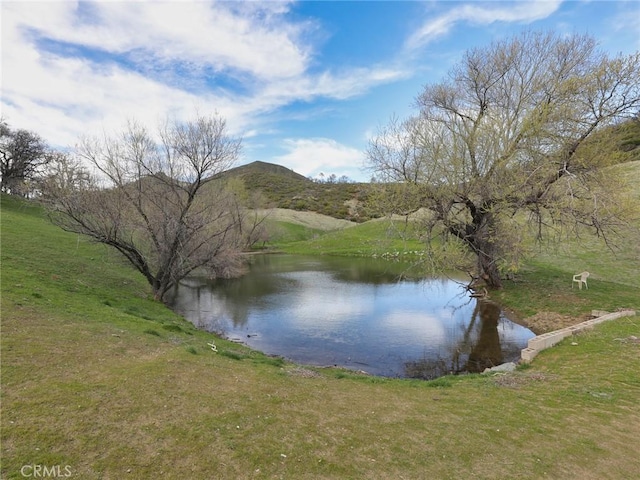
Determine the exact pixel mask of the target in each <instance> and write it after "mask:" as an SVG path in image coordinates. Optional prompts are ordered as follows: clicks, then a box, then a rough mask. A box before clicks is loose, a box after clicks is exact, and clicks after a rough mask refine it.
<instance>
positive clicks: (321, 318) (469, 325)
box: [174, 255, 533, 378]
mask: <svg viewBox="0 0 640 480" xmlns="http://www.w3.org/2000/svg"><path fill="white" fill-rule="evenodd" d="M405 269H406V265H400V264H392V263H389V262H385V261H381V260H377V261H376V260H372V259H354V258H330V257H301V256H285V255H271V256H257V257H255V258H254V259H253V262H252V265H251V269H250V272H249V274H247V275H245V276H244V277H242V278H238V279H234V280H226V281H216V282H207V281H205V280H203V279H197V278H191V279H188V280H186V281H185V282H183V283H182V284H181V285H180V286H179V288H178V289H177V290H176V292H175V298H174V308H175V309H176V310H177V311H179V312H180V313H182V314H183V315H185V317H186V318H188V319H189V320H190V321H192V322H193V323H194V324H195V325H196V326H197V327H199V328H203V329H206V330H209V331H215V332H217V333H220V334H223V335H225V336H227V337H229V338H232V339H237V340H241V341H244V342H245V343H247V344H248V345H250V346H251V347H253V348H256V349H258V350H261V351H264V352H265V353H269V354H276V355H282V356H285V357H287V358H290V359H292V360H294V361H296V362H300V363H305V364H312V365H339V366H343V367H348V368H353V369H358V370H364V371H366V372H368V373H371V374H375V375H384V376H401V377H414V378H435V377H437V376H440V375H442V374H445V373H449V372H454V373H459V372H462V371H479V370H482V369H484V368H485V367H486V366H493V365H497V364H500V363H503V362H504V361H508V360H513V359H515V358H517V356H518V354H519V351H520V349H522V348H524V346H526V342H527V340H528V338H530V337H532V336H533V333H531V332H530V331H529V330H527V329H525V328H523V327H521V326H519V325H516V324H514V323H513V322H511V321H510V320H509V319H508V318H506V317H505V316H504V314H503V313H502V312H501V309H500V307H499V306H498V305H496V304H493V303H491V302H486V301H476V300H475V299H470V298H469V297H468V296H467V295H465V294H464V292H463V291H462V290H461V289H460V286H459V284H457V283H456V282H453V281H451V280H449V279H444V278H442V279H440V278H439V279H427V280H425V279H422V280H413V281H411V280H402V281H399V280H398V279H399V278H400V277H401V276H402V274H404V273H406V270H405Z"/></svg>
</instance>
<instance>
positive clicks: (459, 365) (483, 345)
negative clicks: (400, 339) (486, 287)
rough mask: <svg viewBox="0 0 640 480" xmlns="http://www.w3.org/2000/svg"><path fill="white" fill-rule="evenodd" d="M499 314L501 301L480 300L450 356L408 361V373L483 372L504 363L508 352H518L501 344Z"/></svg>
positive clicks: (423, 376)
mask: <svg viewBox="0 0 640 480" xmlns="http://www.w3.org/2000/svg"><path fill="white" fill-rule="evenodd" d="M500 314H501V309H500V306H499V305H497V304H495V303H493V302H490V301H486V300H478V301H477V302H476V306H475V308H474V310H473V314H472V316H471V321H470V322H469V324H468V325H467V327H466V328H465V330H464V332H463V335H462V337H461V338H460V340H459V341H458V342H457V344H456V345H454V346H453V348H452V349H451V352H452V354H451V356H450V357H449V358H442V357H438V358H435V359H428V358H424V359H420V360H414V361H409V362H405V364H404V367H405V375H406V376H407V377H409V378H421V379H425V380H431V379H434V378H437V377H441V376H443V375H449V374H458V373H466V372H468V373H477V372H482V371H484V369H485V368H491V367H494V366H496V365H500V364H501V363H504V359H505V356H509V357H510V356H511V355H513V354H514V353H516V352H511V351H508V350H507V351H504V349H503V347H502V345H501V344H500V334H499V333H498V325H499V324H500V320H501V315H500ZM474 333H475V335H474Z"/></svg>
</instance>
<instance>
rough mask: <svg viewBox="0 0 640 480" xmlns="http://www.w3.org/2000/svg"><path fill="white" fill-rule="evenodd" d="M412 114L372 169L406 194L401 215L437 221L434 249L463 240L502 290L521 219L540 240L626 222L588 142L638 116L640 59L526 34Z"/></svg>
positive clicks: (429, 95)
mask: <svg viewBox="0 0 640 480" xmlns="http://www.w3.org/2000/svg"><path fill="white" fill-rule="evenodd" d="M416 106H417V109H418V113H417V114H416V115H415V116H413V117H412V118H409V119H407V120H404V121H398V120H393V121H391V122H390V124H389V125H388V126H387V127H385V128H383V129H382V130H381V132H380V134H379V135H378V136H377V137H376V138H374V139H373V140H372V141H371V142H370V145H369V148H368V152H367V153H368V160H369V165H370V167H371V168H372V169H373V170H374V172H375V174H376V176H377V178H378V179H379V180H380V181H381V182H383V183H384V182H387V184H388V185H389V186H390V188H392V189H393V190H394V191H395V192H396V195H397V194H398V191H403V192H404V197H403V198H406V197H407V192H408V193H409V195H408V196H409V197H410V199H411V201H409V202H406V201H404V202H399V203H398V204H399V205H402V207H403V208H404V209H405V210H411V209H418V208H425V209H426V210H427V211H428V212H429V215H428V218H429V222H428V225H427V233H429V235H428V239H429V241H430V244H432V242H431V240H433V239H434V238H435V237H436V234H437V235H438V236H444V237H445V240H446V238H449V239H455V241H457V242H458V243H459V244H461V245H463V246H464V248H465V249H466V250H467V251H468V252H471V253H472V254H473V255H474V256H475V258H476V262H475V264H476V275H477V276H478V278H481V279H483V280H484V281H485V283H486V284H487V285H488V286H491V287H497V288H499V287H501V285H502V273H501V272H502V271H503V270H502V269H503V267H504V266H505V265H509V264H512V262H513V261H514V257H515V256H516V255H517V253H518V252H519V251H520V247H521V246H522V227H523V221H524V219H525V218H526V219H528V220H529V221H528V222H526V223H525V224H527V225H534V226H536V227H537V233H538V234H542V233H545V232H550V231H553V229H560V228H562V229H564V232H565V233H566V232H567V231H568V230H567V228H573V229H574V230H573V232H575V231H576V230H575V228H577V227H578V226H580V228H583V227H587V228H590V229H592V230H593V231H595V232H596V233H597V234H600V235H607V233H608V232H610V231H611V228H615V227H616V226H620V225H622V224H624V222H625V214H627V213H628V210H626V209H625V206H624V204H623V203H621V202H618V201H617V196H616V190H617V188H616V186H615V185H616V184H615V183H611V179H612V177H611V173H610V172H607V173H605V169H604V167H605V166H606V165H604V164H603V161H604V160H605V159H606V156H604V155H600V154H599V153H598V151H597V149H594V148H585V144H587V143H588V141H589V139H590V138H591V137H592V136H593V135H594V133H596V132H598V131H599V130H601V129H602V128H604V127H606V126H609V125H612V124H614V123H615V122H619V121H621V119H624V118H628V117H634V116H635V117H637V115H638V111H639V110H640V53H635V54H632V55H628V56H616V57H614V58H610V57H609V56H607V55H605V54H604V53H602V52H600V51H599V50H598V49H597V46H596V42H595V41H594V40H593V39H592V38H591V37H589V36H583V35H573V36H569V37H564V36H559V35H556V34H553V33H536V32H527V33H524V34H522V35H520V36H517V37H514V38H511V39H508V40H504V41H498V42H495V43H493V44H491V45H490V46H488V47H485V48H477V49H473V50H470V51H468V52H466V54H465V55H464V56H463V58H462V60H461V61H460V62H459V63H458V64H457V65H456V66H455V67H454V68H453V69H452V70H451V71H450V73H449V74H448V76H447V77H446V78H445V79H444V80H443V81H441V82H439V83H435V84H430V85H427V86H426V87H425V88H424V90H423V91H422V93H420V94H419V96H418V97H417V99H416ZM600 153H601V152H600ZM404 213H406V211H405V212H404ZM524 214H526V215H524ZM556 231H557V230H556Z"/></svg>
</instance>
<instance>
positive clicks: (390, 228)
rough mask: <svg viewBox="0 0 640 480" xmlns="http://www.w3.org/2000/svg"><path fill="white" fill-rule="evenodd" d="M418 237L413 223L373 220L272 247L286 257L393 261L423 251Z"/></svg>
mask: <svg viewBox="0 0 640 480" xmlns="http://www.w3.org/2000/svg"><path fill="white" fill-rule="evenodd" d="M419 233H420V232H419V231H418V230H417V229H416V226H415V224H414V223H413V222H407V223H405V222H402V221H395V220H394V221H391V220H372V221H369V222H366V223H363V224H359V225H356V226H354V227H350V228H345V229H342V230H338V231H334V232H329V233H326V234H324V235H322V236H315V237H314V238H311V239H308V238H306V239H303V240H301V241H299V242H288V243H286V242H277V243H275V246H276V247H277V248H279V249H280V250H283V251H285V252H287V253H297V254H300V253H304V254H322V255H348V256H367V257H370V256H374V257H376V256H377V257H385V256H387V257H394V258H395V257H397V256H404V255H409V256H414V255H415V252H421V251H423V250H424V244H423V243H422V242H420V240H419Z"/></svg>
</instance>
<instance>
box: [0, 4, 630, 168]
mask: <svg viewBox="0 0 640 480" xmlns="http://www.w3.org/2000/svg"><path fill="white" fill-rule="evenodd" d="M0 9H1V15H2V19H1V22H2V34H1V35H2V36H1V41H2V44H1V48H2V73H1V75H2V84H1V88H2V104H1V108H2V111H1V114H2V117H3V118H4V120H6V121H7V122H8V123H9V125H10V126H11V127H12V128H25V129H28V130H31V131H34V132H37V133H39V134H40V135H42V136H43V137H44V138H45V139H46V140H47V142H48V143H49V144H50V145H51V146H53V147H56V148H68V147H71V146H73V145H74V144H75V143H76V142H77V140H78V138H80V137H81V136H83V135H94V134H101V133H102V132H103V131H106V132H114V131H117V130H118V129H119V128H121V127H122V126H123V125H124V124H125V123H126V121H127V120H128V119H132V118H135V119H137V120H139V121H140V122H142V123H144V124H146V125H147V126H149V127H150V128H151V129H154V128H155V127H156V126H157V125H158V124H159V122H160V121H161V120H162V119H164V118H166V117H167V116H172V117H174V118H178V119H188V118H190V117H191V118H192V117H193V116H194V115H195V112H196V111H197V112H199V113H200V114H207V113H210V112H214V111H217V112H219V113H220V114H221V115H222V116H224V117H225V118H226V119H227V122H228V126H229V130H230V132H231V133H233V134H234V135H238V136H242V137H243V154H242V158H241V159H240V162H239V163H240V164H242V163H248V162H251V161H254V160H262V161H267V162H273V163H278V164H281V165H284V166H286V167H289V168H292V169H293V170H295V171H296V172H298V173H301V174H303V175H306V176H312V177H317V176H318V175H319V174H320V173H321V172H322V173H324V174H325V175H330V174H335V175H337V176H338V177H340V176H342V175H346V176H348V177H349V178H351V179H353V180H367V179H368V174H367V173H366V171H364V170H363V169H362V166H363V164H364V162H365V153H364V152H365V149H366V147H367V143H368V141H369V139H370V138H371V137H372V136H373V135H375V133H376V132H377V130H378V128H380V127H381V126H382V125H384V124H386V123H387V122H388V121H389V118H390V117H391V116H392V115H397V116H399V117H401V118H403V117H406V116H407V115H409V114H411V113H413V109H412V104H413V101H414V98H415V97H416V96H417V95H418V94H419V93H420V91H421V89H422V88H423V87H424V85H426V84H429V83H432V82H437V81H439V80H441V79H442V78H443V76H444V75H445V74H446V72H447V71H448V70H449V69H450V68H451V67H452V66H453V65H454V64H455V63H456V62H458V61H459V60H460V58H461V57H462V54H463V52H464V51H465V50H467V49H470V48H475V47H482V46H484V45H488V44H489V43H490V42H491V41H492V40H497V39H502V38H505V37H510V36H512V35H515V34H517V33H518V32H521V31H522V30H527V29H528V30H553V31H556V32H559V33H561V34H571V33H588V34H590V35H592V36H593V37H594V38H596V39H597V40H598V42H599V45H600V47H601V48H602V49H603V50H604V51H606V52H608V53H610V54H617V53H624V54H628V53H632V52H635V51H638V50H640V1H638V0H630V1H588V0H584V1H561V0H543V1H530V0H525V1H487V2H483V1H467V2H458V1H391V2H385V1H370V2H368V1H352V2H345V1H316V2H306V1H303V2H275V1H250V2H208V1H169V2H153V1H120V2H116V1H100V2H73V1H42V2H34V1H28V0H27V1H25V0H23V1H19V2H11V1H2V2H1V3H0Z"/></svg>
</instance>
